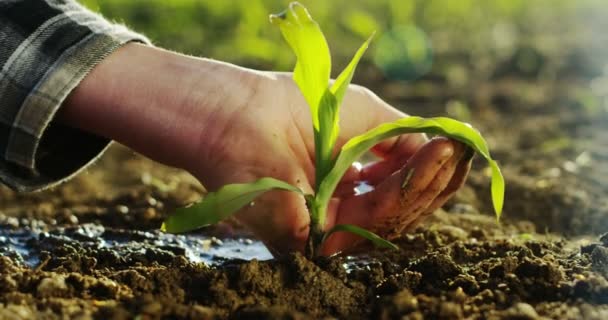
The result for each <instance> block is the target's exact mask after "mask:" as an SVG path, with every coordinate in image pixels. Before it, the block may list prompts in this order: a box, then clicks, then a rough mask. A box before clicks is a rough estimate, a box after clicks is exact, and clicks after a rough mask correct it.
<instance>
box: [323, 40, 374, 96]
mask: <svg viewBox="0 0 608 320" xmlns="http://www.w3.org/2000/svg"><path fill="white" fill-rule="evenodd" d="M373 38H374V35H373V34H372V35H371V36H370V37H369V38H368V39H367V40H366V41H365V42H364V43H363V44H362V45H361V47H359V50H357V52H356V53H355V55H354V56H353V58H352V60H351V61H350V63H349V64H348V66H346V68H344V70H342V72H341V73H340V75H339V76H338V78H337V79H336V81H335V82H334V84H333V85H332V86H331V92H332V93H333V94H334V96H335V97H336V101H337V102H338V106H339V105H340V104H341V103H342V99H343V98H344V94H345V93H346V89H348V85H349V84H350V81H351V80H352V79H353V74H354V73H355V69H357V65H358V64H359V60H361V57H362V56H363V54H364V53H365V51H366V50H367V48H368V47H369V43H370V42H371V41H372V39H373Z"/></svg>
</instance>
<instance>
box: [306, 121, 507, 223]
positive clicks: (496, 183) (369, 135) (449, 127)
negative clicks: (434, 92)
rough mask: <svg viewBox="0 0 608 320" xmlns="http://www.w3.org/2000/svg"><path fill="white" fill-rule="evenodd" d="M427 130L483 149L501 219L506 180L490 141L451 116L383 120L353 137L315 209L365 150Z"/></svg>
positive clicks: (323, 185) (321, 190)
mask: <svg viewBox="0 0 608 320" xmlns="http://www.w3.org/2000/svg"><path fill="white" fill-rule="evenodd" d="M413 132H425V133H430V134H437V135H443V136H447V137H450V138H453V139H456V140H459V141H461V142H463V143H465V144H467V145H469V146H470V147H471V148H473V149H474V150H475V151H477V152H478V153H480V154H481V155H482V156H483V157H484V158H485V159H486V160H487V161H488V163H489V165H490V168H491V170H492V182H491V183H492V187H491V193H492V202H493V204H494V211H495V212H496V217H497V219H500V215H501V212H502V206H503V201H504V192H505V182H504V179H503V176H502V174H501V172H500V168H499V167H498V164H497V163H496V161H494V160H493V159H492V157H491V156H490V150H489V149H488V144H487V143H486V141H485V140H484V139H483V137H482V136H481V135H480V134H479V132H478V131H477V130H475V129H474V128H473V127H471V126H470V125H469V124H467V123H463V122H460V121H457V120H454V119H450V118H443V117H437V118H428V119H425V118H421V117H407V118H403V119H399V120H397V121H394V122H391V123H385V124H382V125H380V126H378V127H376V128H374V129H372V130H370V131H368V132H366V133H364V134H362V135H359V136H356V137H354V138H352V139H350V140H349V141H348V142H347V143H346V144H345V145H344V146H343V147H342V150H341V152H340V154H339V155H338V157H337V159H336V161H335V164H334V166H333V168H332V170H331V171H330V172H329V173H328V174H327V176H326V177H325V179H324V180H323V181H322V182H321V184H320V186H319V189H318V192H317V197H316V199H315V200H316V201H315V204H314V206H315V210H322V208H327V204H328V203H329V199H330V198H331V196H332V194H333V192H334V190H335V188H336V186H337V185H338V182H339V181H340V179H341V178H342V176H343V175H344V173H345V172H346V170H347V169H348V168H349V167H350V165H351V164H352V163H353V162H354V161H356V160H357V159H358V158H359V157H360V156H361V155H362V154H363V153H365V152H366V151H367V150H369V149H370V148H371V147H373V146H374V145H376V144H377V143H379V142H380V141H382V140H384V139H387V138H390V137H394V136H398V135H401V134H405V133H413Z"/></svg>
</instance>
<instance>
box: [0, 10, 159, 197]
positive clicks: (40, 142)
mask: <svg viewBox="0 0 608 320" xmlns="http://www.w3.org/2000/svg"><path fill="white" fill-rule="evenodd" d="M130 41H139V42H143V43H149V41H148V40H147V39H146V38H145V37H144V36H142V35H139V34H136V33H133V32H131V31H129V30H128V29H127V28H125V27H124V26H121V25H117V24H113V23H110V22H108V21H106V20H104V19H103V18H102V17H101V16H99V15H97V14H95V13H93V12H91V11H89V10H87V9H86V8H84V7H82V6H81V5H80V4H78V3H77V2H76V1H75V0H2V1H0V67H1V68H2V69H1V70H0V181H2V182H3V183H4V184H6V185H8V186H9V187H11V188H13V189H16V190H18V191H34V190H40V189H44V188H46V187H50V186H52V185H54V184H57V183H59V182H61V181H64V180H66V179H69V178H70V177H71V176H73V175H75V174H77V173H78V172H79V171H80V170H82V169H83V168H84V167H86V165H88V164H89V163H91V162H92V161H94V160H95V159H96V158H97V157H98V156H99V155H100V154H101V153H102V152H103V150H104V149H105V148H106V147H107V146H108V144H109V143H110V141H109V140H107V139H104V138H101V137H97V136H94V135H92V134H89V133H86V132H83V131H80V130H77V129H74V128H70V127H67V126H64V125H61V124H60V123H55V122H53V117H54V115H55V114H56V113H57V110H58V109H59V108H60V106H61V104H62V102H63V101H64V100H65V98H66V97H67V96H68V94H69V93H70V92H71V91H72V90H73V89H74V88H75V87H76V86H77V85H78V84H79V83H80V81H82V79H83V78H84V77H85V76H86V75H87V74H88V73H89V71H91V69H93V68H94V67H95V66H96V65H97V64H98V63H99V62H100V61H101V60H103V59H104V58H105V57H107V56H108V55H109V54H111V53H112V52H113V51H114V50H116V49H117V48H119V47H120V46H122V45H123V44H125V43H127V42H130Z"/></svg>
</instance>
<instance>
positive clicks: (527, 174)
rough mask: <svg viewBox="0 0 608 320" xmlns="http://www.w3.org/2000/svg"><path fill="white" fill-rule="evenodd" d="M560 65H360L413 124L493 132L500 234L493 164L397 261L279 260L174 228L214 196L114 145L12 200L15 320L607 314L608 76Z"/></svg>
mask: <svg viewBox="0 0 608 320" xmlns="http://www.w3.org/2000/svg"><path fill="white" fill-rule="evenodd" d="M563 56H564V54H562V55H557V56H556V57H555V58H551V57H545V58H544V59H546V61H544V62H543V63H541V64H540V65H539V66H537V67H538V68H537V69H535V70H537V71H535V72H532V71H529V70H528V72H526V73H522V72H518V71H517V66H516V65H509V63H510V62H509V61H506V62H501V63H500V64H499V63H495V65H496V67H495V69H492V70H485V71H483V72H481V71H480V72H477V73H476V71H475V70H477V69H473V68H469V66H468V65H466V64H464V65H460V66H461V67H462V68H463V69H464V70H471V72H470V74H469V75H468V78H466V79H465V81H464V82H463V81H459V82H458V83H451V82H450V81H449V77H448V78H446V77H444V76H443V74H444V70H440V69H438V70H434V71H433V73H432V74H430V75H428V76H427V77H425V78H423V79H420V80H419V81H417V82H414V83H409V84H405V83H398V82H391V81H388V80H386V79H383V78H382V76H381V75H379V74H378V73H377V72H376V71H374V69H373V68H371V67H369V66H368V67H367V68H366V66H362V68H361V70H362V72H361V74H363V75H365V77H361V79H360V80H361V81H360V83H363V84H364V85H368V86H370V87H372V89H374V91H376V92H377V93H378V94H379V95H380V96H382V97H383V98H385V99H388V100H389V101H390V102H391V103H393V104H395V105H397V106H402V107H404V108H405V109H406V110H407V111H408V112H409V113H412V114H420V115H423V116H429V115H446V114H447V115H449V116H452V117H457V118H460V119H462V120H466V121H470V122H472V123H473V124H474V125H475V126H476V127H478V128H479V129H480V131H482V132H483V133H484V135H485V136H486V137H487V138H488V140H489V143H490V145H491V146H492V147H493V148H492V150H493V153H494V155H495V156H496V157H497V158H498V159H499V160H500V162H501V164H502V165H503V168H504V174H505V177H506V180H507V195H506V205H505V210H504V217H503V219H502V221H501V223H500V224H497V223H496V220H495V218H494V217H493V216H492V215H491V212H492V209H491V204H490V200H489V190H488V182H489V180H488V176H487V173H486V172H485V171H484V170H483V166H482V165H481V164H482V163H481V161H479V163H478V165H477V166H476V168H475V170H474V172H472V174H471V177H470V178H469V180H468V182H467V185H466V186H465V187H464V188H463V189H462V190H461V191H460V192H459V193H458V195H457V196H456V197H455V198H454V199H452V200H451V201H450V202H449V203H448V204H447V205H446V206H445V207H444V208H443V210H439V212H437V214H436V215H435V217H434V218H433V220H432V221H428V222H427V223H426V224H425V225H424V226H421V227H420V228H418V230H416V231H415V232H413V233H410V234H406V235H404V236H403V237H402V238H401V239H399V240H398V241H397V244H398V245H399V246H400V247H401V250H400V251H384V250H372V251H371V252H368V253H366V254H362V255H356V256H346V257H333V258H324V259H318V260H315V261H309V260H307V259H305V258H304V257H302V256H301V255H299V254H293V255H290V256H286V257H282V258H280V259H276V260H268V259H269V258H270V256H269V255H268V252H267V251H265V250H264V249H263V247H262V246H261V245H260V243H259V242H256V241H252V240H249V239H247V237H246V235H244V234H243V233H242V232H241V231H239V230H238V227H235V226H234V225H233V224H225V225H221V226H218V227H215V228H213V229H207V230H203V231H202V232H200V233H197V234H193V235H187V236H169V235H163V234H161V233H159V232H158V231H157V228H158V227H159V226H160V223H161V221H162V220H163V218H164V217H166V215H167V214H168V213H169V212H171V209H172V208H175V207H176V206H178V205H183V204H185V203H188V202H191V201H194V200H196V199H197V198H198V197H199V196H200V194H201V193H202V191H203V189H202V188H201V187H200V186H199V185H198V184H197V183H196V182H195V181H194V179H193V178H192V177H190V176H188V175H187V174H185V173H183V172H180V171H176V170H172V169H168V168H165V167H162V166H159V165H156V164H153V163H152V162H151V161H149V160H146V159H144V158H142V157H139V156H136V155H134V154H132V153H131V152H129V151H128V150H126V149H124V148H122V147H119V146H115V147H113V148H112V149H111V150H110V151H109V152H108V154H106V155H105V157H104V158H103V159H102V160H101V161H100V162H99V163H98V164H96V165H95V166H94V167H93V168H91V169H89V170H88V172H87V173H84V174H82V175H80V176H79V177H77V178H75V179H74V180H72V181H70V182H69V183H66V184H64V185H62V186H60V187H57V188H56V189H54V190H51V191H45V192H42V193H34V194H15V193H13V192H11V191H9V190H8V189H0V211H1V214H0V318H1V319H34V318H41V319H68V318H69V319H72V318H73V319H89V318H95V319H133V318H136V319H160V318H164V319H226V318H229V319H320V318H342V319H400V318H403V319H423V318H424V319H461V318H462V319H464V318H468V319H538V318H549V319H608V234H606V233H607V232H608V213H607V211H608V197H606V196H605V195H606V192H607V191H608V139H607V138H608V126H606V123H607V120H608V117H607V113H606V109H605V108H603V107H602V106H601V105H602V104H601V103H600V104H599V106H598V105H597V104H593V103H589V99H592V100H593V99H598V101H599V99H600V97H599V96H597V94H596V93H593V92H590V91H589V86H590V83H591V82H592V81H595V80H597V79H600V78H601V79H604V78H606V77H607V76H606V75H602V74H601V72H600V71H597V72H583V71H580V70H589V69H590V67H588V66H587V67H588V68H586V69H585V68H582V69H581V68H579V67H580V64H581V62H580V61H578V60H576V59H575V58H576V57H577V54H576V52H573V53H572V57H570V58H568V59H564V60H563V61H562V62H561V63H559V64H556V63H553V62H555V61H554V60H555V59H558V58H559V59H562V58H563ZM448 58H449V57H445V58H442V57H438V58H437V60H438V61H444V62H443V63H444V64H445V65H452V66H458V64H457V63H458V61H451V60H449V59H448ZM441 59H444V60H441ZM552 59H553V60H552ZM560 61H561V60H560ZM564 61H565V62H564ZM591 69H592V68H591ZM505 70H510V71H509V72H507V71H505ZM577 70H578V71H577ZM579 71H580V72H579ZM547 74H549V75H552V76H547ZM602 77H604V78H602ZM464 102H466V104H465V103H464ZM454 106H460V107H459V108H455V107H454ZM602 234H603V236H602ZM252 258H257V259H253V260H251V259H252Z"/></svg>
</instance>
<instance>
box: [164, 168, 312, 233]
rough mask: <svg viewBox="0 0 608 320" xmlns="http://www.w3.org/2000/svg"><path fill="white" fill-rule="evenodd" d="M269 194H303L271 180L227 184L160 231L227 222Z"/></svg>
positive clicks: (179, 213)
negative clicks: (276, 192) (281, 191)
mask: <svg viewBox="0 0 608 320" xmlns="http://www.w3.org/2000/svg"><path fill="white" fill-rule="evenodd" d="M270 190H287V191H293V192H297V193H300V194H304V193H303V192H302V190H300V189H299V188H297V187H294V186H292V185H290V184H288V183H286V182H283V181H281V180H277V179H274V178H262V179H259V180H257V181H255V182H252V183H235V184H228V185H225V186H223V187H222V188H220V189H219V190H218V191H216V192H210V193H208V194H207V195H206V196H205V198H203V200H202V201H200V202H198V203H196V204H194V205H192V206H190V207H186V208H180V209H177V210H176V211H175V213H174V214H173V215H171V216H170V217H169V218H167V219H166V220H165V222H164V223H163V225H162V226H161V230H162V231H165V232H171V233H180V232H186V231H191V230H194V229H197V228H200V227H202V226H206V225H210V224H214V223H217V222H219V221H221V220H222V219H225V218H228V217H229V216H231V215H232V214H234V213H235V212H237V211H238V210H239V209H241V208H243V207H244V206H246V205H249V204H250V203H251V202H252V201H253V200H254V199H255V198H257V197H258V196H260V195H262V194H263V193H265V192H267V191H270Z"/></svg>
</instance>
